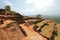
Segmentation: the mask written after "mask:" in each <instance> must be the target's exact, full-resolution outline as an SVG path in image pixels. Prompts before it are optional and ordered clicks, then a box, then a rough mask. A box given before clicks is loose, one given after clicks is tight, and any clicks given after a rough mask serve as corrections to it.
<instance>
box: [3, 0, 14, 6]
mask: <svg viewBox="0 0 60 40" xmlns="http://www.w3.org/2000/svg"><path fill="white" fill-rule="evenodd" d="M3 2H4V5H10V6H11V7H12V6H13V4H12V3H11V2H10V1H9V0H4V1H3Z"/></svg>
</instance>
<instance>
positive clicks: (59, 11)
mask: <svg viewBox="0 0 60 40" xmlns="http://www.w3.org/2000/svg"><path fill="white" fill-rule="evenodd" d="M5 5H10V6H11V10H14V11H16V12H20V13H21V14H24V15H36V14H42V15H60V0H0V8H3V7H4V6H5Z"/></svg>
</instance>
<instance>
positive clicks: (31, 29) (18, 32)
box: [0, 9, 60, 40]
mask: <svg viewBox="0 0 60 40" xmlns="http://www.w3.org/2000/svg"><path fill="white" fill-rule="evenodd" d="M59 29H60V24H56V23H55V22H54V21H51V20H45V19H42V18H33V19H32V17H31V19H30V18H28V19H25V18H24V16H22V15H21V14H19V13H16V12H14V11H10V10H6V9H0V40H60V39H59V37H60V31H59ZM57 31H58V32H57ZM57 33H58V35H57ZM55 35H56V36H55Z"/></svg>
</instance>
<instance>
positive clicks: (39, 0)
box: [26, 0, 54, 10]
mask: <svg viewBox="0 0 60 40" xmlns="http://www.w3.org/2000/svg"><path fill="white" fill-rule="evenodd" d="M53 2H54V0H26V3H27V4H32V5H33V6H34V7H33V8H34V9H33V10H43V9H44V8H46V7H48V6H49V5H50V4H52V3H53Z"/></svg>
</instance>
